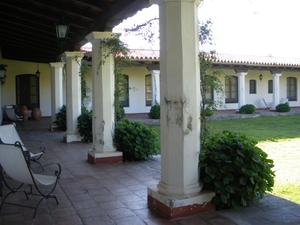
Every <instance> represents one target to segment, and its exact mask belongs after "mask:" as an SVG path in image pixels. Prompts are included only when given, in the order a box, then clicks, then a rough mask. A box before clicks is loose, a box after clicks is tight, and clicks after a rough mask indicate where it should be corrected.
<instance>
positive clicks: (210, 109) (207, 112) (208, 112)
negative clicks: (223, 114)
mask: <svg viewBox="0 0 300 225" xmlns="http://www.w3.org/2000/svg"><path fill="white" fill-rule="evenodd" d="M202 111H203V110H201V116H203V115H202ZM216 111H217V108H216V103H215V101H211V100H206V103H205V108H204V116H213V115H214V114H215V112H216Z"/></svg>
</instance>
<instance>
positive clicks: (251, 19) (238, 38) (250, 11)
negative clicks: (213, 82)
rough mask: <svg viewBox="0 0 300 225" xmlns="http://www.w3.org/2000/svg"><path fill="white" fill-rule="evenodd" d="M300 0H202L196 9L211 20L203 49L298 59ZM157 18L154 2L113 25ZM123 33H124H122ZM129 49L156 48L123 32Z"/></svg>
mask: <svg viewBox="0 0 300 225" xmlns="http://www.w3.org/2000/svg"><path fill="white" fill-rule="evenodd" d="M299 9H300V0H284V1H283V0H204V1H203V2H202V3H201V5H200V6H199V8H198V18H199V20H200V21H206V20H208V19H211V20H212V22H213V25H212V35H213V38H214V44H213V45H209V46H202V49H204V50H207V51H210V50H215V51H216V52H217V53H227V54H239V55H256V56H269V55H271V56H274V57H291V58H300V43H299V42H300V24H299V22H300V13H299ZM154 17H158V6H157V5H153V6H151V7H149V8H147V9H144V10H142V11H140V12H138V13H137V14H136V15H135V16H133V17H131V18H128V19H127V20H124V21H123V23H121V24H120V25H118V26H117V27H115V28H114V30H113V31H114V32H118V33H120V32H121V33H122V32H123V28H124V27H130V26H133V25H134V24H141V23H143V22H146V21H148V20H149V19H151V18H154ZM123 33H124V32H123ZM122 40H123V41H124V42H125V43H127V44H128V47H129V48H130V49H140V48H143V49H146V48H147V49H159V42H158V41H157V42H154V45H150V44H149V43H147V42H146V41H143V40H142V38H139V37H136V36H133V35H131V36H130V35H129V36H128V35H124V34H123V35H122Z"/></svg>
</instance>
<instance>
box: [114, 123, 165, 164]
mask: <svg viewBox="0 0 300 225" xmlns="http://www.w3.org/2000/svg"><path fill="white" fill-rule="evenodd" d="M114 145H115V146H116V148H117V150H118V151H121V152H123V159H124V161H133V160H146V159H148V158H149V157H151V156H152V155H157V154H158V153H159V146H158V135H157V133H156V132H155V131H154V130H152V129H151V128H150V127H148V126H146V125H144V124H142V123H141V122H131V121H129V120H127V119H124V120H122V121H121V122H119V123H117V126H116V129H115V137H114Z"/></svg>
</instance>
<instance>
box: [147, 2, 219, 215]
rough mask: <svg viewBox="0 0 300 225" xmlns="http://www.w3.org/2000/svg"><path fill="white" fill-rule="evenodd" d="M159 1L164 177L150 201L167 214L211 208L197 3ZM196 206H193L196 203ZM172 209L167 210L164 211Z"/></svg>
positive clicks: (181, 213) (152, 188)
mask: <svg viewBox="0 0 300 225" xmlns="http://www.w3.org/2000/svg"><path fill="white" fill-rule="evenodd" d="M150 3H156V4H159V18H160V74H161V85H160V86H161V89H160V92H161V101H160V104H161V180H160V182H159V184H158V185H157V187H149V188H148V205H149V206H150V207H151V208H154V209H155V210H157V211H160V213H162V214H164V215H165V216H166V217H168V218H176V217H178V216H184V213H186V212H187V211H188V213H189V215H191V214H193V212H194V213H199V212H200V211H201V210H202V212H203V211H205V210H207V208H206V206H208V205H210V204H211V203H208V202H210V201H211V198H212V197H213V196H214V193H213V192H209V193H205V194H204V193H200V191H201V189H202V185H201V184H199V173H198V156H199V151H200V68H199V64H200V63H199V58H198V54H199V39H198V18H197V6H198V4H199V3H200V1H192V0H173V1H170V0H156V1H154V0H152V1H150ZM191 205H193V207H191ZM164 208H168V210H166V211H165V210H163V209H164Z"/></svg>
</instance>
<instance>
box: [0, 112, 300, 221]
mask: <svg viewBox="0 0 300 225" xmlns="http://www.w3.org/2000/svg"><path fill="white" fill-rule="evenodd" d="M229 114H232V112H231V113H228V115H229ZM224 115H225V113H224V114H223V116H224ZM129 118H130V119H132V120H135V119H136V120H142V121H148V122H149V123H150V120H149V119H147V118H146V117H140V118H139V116H135V117H133V116H130V117H129ZM152 123H159V121H152ZM49 127H50V119H49V118H46V119H45V118H43V119H42V120H40V121H32V120H29V121H27V122H25V123H24V127H18V132H19V135H20V136H21V138H22V139H23V140H41V141H43V142H44V143H45V145H46V153H45V154H44V156H43V158H42V160H41V162H42V163H50V162H58V163H60V164H61V166H62V174H61V179H60V180H59V185H58V186H57V188H56V191H55V194H56V195H57V197H58V200H59V203H60V204H59V205H56V203H55V201H54V200H53V199H49V200H47V201H44V202H42V203H41V205H40V208H39V209H38V212H37V216H36V218H35V219H33V218H32V216H33V210H32V209H28V208H20V207H15V206H9V205H4V206H3V209H2V212H1V213H0V224H1V225H8V224H13V225H18V224H43V225H48V224H71V225H76V224H78V225H81V224H87V225H93V224H101V225H102V224H103V225H105V224H118V225H122V224H128V225H131V224H134V225H140V224H141V225H142V224H143V225H145V224H148V225H152V224H164V225H166V224H177V225H184V224H189V225H193V224H197V225H235V224H238V225H269V224H290V225H292V224H293V225H296V224H298V225H300V205H298V204H295V203H293V202H289V201H287V200H285V199H281V198H278V197H276V196H273V195H267V196H266V197H265V198H264V199H262V200H261V201H259V202H258V203H255V204H253V205H252V206H251V207H240V208H237V209H230V210H221V211H216V212H212V213H205V214H200V215H197V216H191V217H187V218H180V219H176V220H167V219H165V218H163V217H162V216H160V215H158V214H157V213H156V212H154V211H152V210H150V209H149V208H148V206H147V187H148V186H154V185H156V184H157V183H158V181H159V180H160V156H155V157H153V158H151V159H150V160H148V161H143V162H124V163H115V164H101V165H94V164H89V163H88V162H87V151H88V149H89V148H91V144H90V143H84V142H76V143H69V144H66V143H64V142H63V141H62V140H63V132H62V131H50V130H49ZM7 191H8V190H7V188H6V187H4V188H3V192H4V194H5V193H7ZM2 198H3V197H0V199H1V200H2ZM12 199H14V200H15V201H17V202H18V201H21V202H24V203H28V204H31V203H32V202H37V199H36V198H32V199H30V200H29V201H28V200H25V197H24V195H23V194H21V193H17V194H16V195H15V196H13V198H12Z"/></svg>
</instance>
